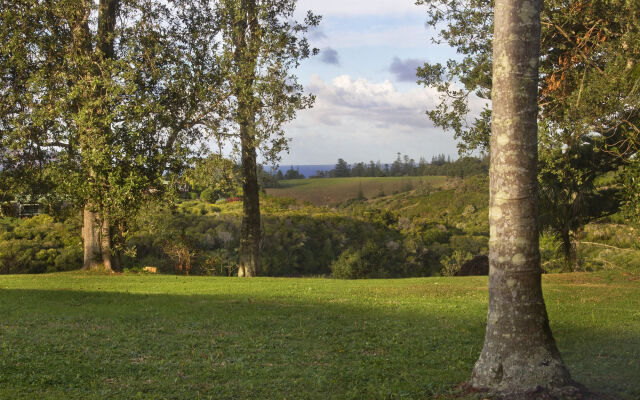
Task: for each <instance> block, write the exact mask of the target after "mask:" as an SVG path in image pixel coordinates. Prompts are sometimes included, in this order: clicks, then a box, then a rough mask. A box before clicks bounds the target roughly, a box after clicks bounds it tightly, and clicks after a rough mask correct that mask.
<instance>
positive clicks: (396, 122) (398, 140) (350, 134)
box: [283, 75, 455, 164]
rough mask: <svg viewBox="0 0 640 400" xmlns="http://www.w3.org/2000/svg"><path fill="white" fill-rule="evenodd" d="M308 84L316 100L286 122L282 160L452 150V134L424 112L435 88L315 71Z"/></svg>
mask: <svg viewBox="0 0 640 400" xmlns="http://www.w3.org/2000/svg"><path fill="white" fill-rule="evenodd" d="M306 87H307V90H309V91H310V92H312V93H314V94H315V95H316V96H317V97H316V104H315V106H314V107H313V108H312V109H310V110H305V111H302V112H300V113H299V115H298V118H297V119H296V121H294V122H293V123H292V124H291V125H290V126H288V127H287V129H286V130H287V134H288V136H290V137H291V138H292V139H293V140H292V143H291V153H290V154H289V155H284V157H283V164H288V163H291V164H294V163H295V164H315V163H318V164H321V163H331V162H335V160H336V159H338V157H342V158H345V159H347V160H348V161H349V162H356V161H368V160H381V161H382V162H390V161H392V160H393V159H395V156H396V152H398V151H399V152H402V153H404V154H409V155H410V156H412V157H415V158H416V159H417V158H419V157H420V156H425V157H431V156H432V155H434V154H439V153H443V152H444V153H446V154H452V155H453V154H455V143H454V141H453V139H452V135H450V134H444V133H443V132H442V131H441V130H440V129H438V128H434V127H433V124H432V123H431V121H430V120H429V118H427V116H426V115H425V110H426V109H427V108H428V107H430V106H432V105H434V104H435V102H436V101H437V94H436V92H435V91H434V90H433V89H428V88H415V89H411V90H408V91H400V90H398V88H397V87H396V86H394V85H393V84H392V83H391V82H390V81H388V80H386V81H383V82H379V83H374V82H370V81H368V80H366V79H353V78H352V77H351V76H349V75H342V76H339V77H337V78H335V79H333V80H332V81H330V82H327V81H324V80H322V79H321V78H319V77H318V76H313V77H312V78H311V81H310V82H309V83H308V84H307V85H306Z"/></svg>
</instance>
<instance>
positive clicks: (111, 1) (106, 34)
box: [97, 0, 120, 59]
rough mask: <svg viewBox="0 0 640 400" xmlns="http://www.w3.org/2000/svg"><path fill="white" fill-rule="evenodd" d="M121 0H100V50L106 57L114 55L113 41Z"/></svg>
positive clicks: (109, 57)
mask: <svg viewBox="0 0 640 400" xmlns="http://www.w3.org/2000/svg"><path fill="white" fill-rule="evenodd" d="M119 7H120V0H100V4H99V6H98V44H97V45H98V50H100V52H101V53H102V56H103V57H104V58H105V59H112V58H113V57H114V51H113V41H114V32H115V28H116V16H117V13H118V8H119Z"/></svg>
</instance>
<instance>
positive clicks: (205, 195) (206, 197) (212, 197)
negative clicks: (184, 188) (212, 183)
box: [200, 188, 218, 203]
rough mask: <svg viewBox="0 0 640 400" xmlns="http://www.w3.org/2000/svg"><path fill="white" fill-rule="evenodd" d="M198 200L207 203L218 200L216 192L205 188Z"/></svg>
mask: <svg viewBox="0 0 640 400" xmlns="http://www.w3.org/2000/svg"><path fill="white" fill-rule="evenodd" d="M200 200H202V201H206V202H207V203H215V202H216V201H217V200H218V196H217V192H216V191H215V190H213V189H211V188H207V189H205V190H203V191H202V193H200Z"/></svg>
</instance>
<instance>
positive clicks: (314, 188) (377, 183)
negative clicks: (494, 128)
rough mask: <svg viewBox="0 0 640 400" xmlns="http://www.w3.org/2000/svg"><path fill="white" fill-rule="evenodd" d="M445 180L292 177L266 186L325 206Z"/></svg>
mask: <svg viewBox="0 0 640 400" xmlns="http://www.w3.org/2000/svg"><path fill="white" fill-rule="evenodd" d="M446 182H447V177H444V176H410V177H384V178H367V177H364V178H318V179H292V180H283V181H280V186H281V187H279V188H276V189H267V194H269V195H272V196H277V197H287V198H293V199H296V200H298V201H308V202H311V203H312V204H314V205H318V206H323V205H332V204H336V203H340V202H343V201H346V200H349V199H353V198H356V197H357V196H358V194H359V193H360V191H362V194H363V195H364V197H366V198H373V197H380V196H384V195H391V194H394V193H399V192H406V191H408V190H412V189H415V188H420V187H425V186H431V187H442V186H443V185H444V184H445V183H446Z"/></svg>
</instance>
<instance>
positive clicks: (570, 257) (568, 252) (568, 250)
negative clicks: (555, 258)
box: [561, 229, 576, 272]
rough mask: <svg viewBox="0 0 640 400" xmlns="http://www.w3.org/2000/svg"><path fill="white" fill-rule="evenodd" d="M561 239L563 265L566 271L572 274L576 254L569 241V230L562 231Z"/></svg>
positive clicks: (571, 242)
mask: <svg viewBox="0 0 640 400" xmlns="http://www.w3.org/2000/svg"><path fill="white" fill-rule="evenodd" d="M561 239H562V255H563V257H564V264H565V267H566V268H567V270H568V271H570V272H573V271H574V270H575V267H576V252H575V248H574V247H573V241H572V240H571V232H569V229H563V230H562V234H561Z"/></svg>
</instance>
